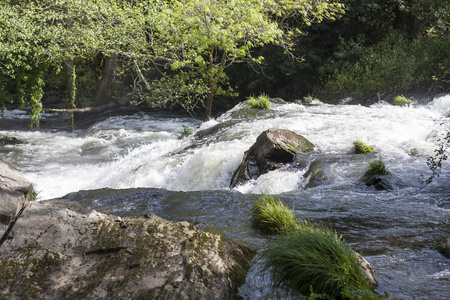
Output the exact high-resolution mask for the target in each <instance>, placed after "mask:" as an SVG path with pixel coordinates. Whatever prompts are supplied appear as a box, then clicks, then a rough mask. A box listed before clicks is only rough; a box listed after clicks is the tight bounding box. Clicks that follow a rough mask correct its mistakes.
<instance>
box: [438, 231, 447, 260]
mask: <svg viewBox="0 0 450 300" xmlns="http://www.w3.org/2000/svg"><path fill="white" fill-rule="evenodd" d="M437 249H438V251H439V252H440V253H441V254H442V255H444V256H445V257H448V258H450V234H449V235H447V236H444V237H443V238H441V239H440V240H439V245H438V247H437Z"/></svg>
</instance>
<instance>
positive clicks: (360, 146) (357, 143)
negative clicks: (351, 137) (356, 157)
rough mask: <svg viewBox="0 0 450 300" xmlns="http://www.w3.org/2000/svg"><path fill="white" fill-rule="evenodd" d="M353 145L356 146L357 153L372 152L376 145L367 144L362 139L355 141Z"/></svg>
mask: <svg viewBox="0 0 450 300" xmlns="http://www.w3.org/2000/svg"><path fill="white" fill-rule="evenodd" d="M353 146H354V152H355V153H356V154H362V153H370V152H372V151H373V150H374V149H375V148H374V147H371V146H367V145H365V144H364V143H363V142H361V141H354V142H353Z"/></svg>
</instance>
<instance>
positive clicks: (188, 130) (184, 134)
mask: <svg viewBox="0 0 450 300" xmlns="http://www.w3.org/2000/svg"><path fill="white" fill-rule="evenodd" d="M181 126H183V131H182V132H181V133H180V136H179V137H178V139H180V140H181V139H183V138H185V137H187V136H189V135H191V134H192V129H191V128H189V127H188V126H186V125H181Z"/></svg>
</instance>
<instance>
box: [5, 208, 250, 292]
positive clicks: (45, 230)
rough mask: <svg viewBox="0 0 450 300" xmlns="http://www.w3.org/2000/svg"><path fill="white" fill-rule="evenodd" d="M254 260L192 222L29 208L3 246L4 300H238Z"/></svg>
mask: <svg viewBox="0 0 450 300" xmlns="http://www.w3.org/2000/svg"><path fill="white" fill-rule="evenodd" d="M0 213H1V211H0ZM253 255H254V252H253V251H252V250H251V249H248V248H246V247H244V246H240V245H238V244H236V243H234V242H232V241H230V240H228V239H226V238H224V237H221V236H219V235H216V234H212V233H208V232H204V231H201V230H199V229H197V228H195V227H194V225H192V224H190V223H188V222H178V223H174V222H170V221H167V220H164V219H162V218H160V217H158V216H156V215H154V214H146V215H145V217H139V218H120V217H116V216H111V215H106V214H103V213H99V212H96V211H89V210H86V209H84V208H83V207H81V205H80V204H78V203H77V202H67V201H61V200H52V201H43V202H32V203H30V204H29V205H28V207H27V208H26V210H25V211H24V212H23V214H22V216H21V217H20V218H19V219H18V221H17V222H16V224H15V226H14V228H13V229H12V231H11V234H10V238H9V239H7V240H6V241H5V243H4V244H3V245H2V247H1V251H0V299H86V300H88V299H155V298H157V299H235V298H239V295H238V290H237V289H238V287H239V286H240V285H241V284H243V282H244V281H245V275H246V272H247V270H248V269H249V267H250V262H251V259H252V257H253Z"/></svg>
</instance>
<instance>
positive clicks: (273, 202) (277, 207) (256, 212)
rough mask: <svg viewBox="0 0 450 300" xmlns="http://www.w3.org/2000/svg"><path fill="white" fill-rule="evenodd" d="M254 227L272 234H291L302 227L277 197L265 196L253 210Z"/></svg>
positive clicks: (259, 199) (258, 200) (256, 203)
mask: <svg viewBox="0 0 450 300" xmlns="http://www.w3.org/2000/svg"><path fill="white" fill-rule="evenodd" d="M252 222H253V225H254V226H255V227H257V228H259V229H261V230H263V231H266V232H270V233H282V234H287V233H290V232H292V231H294V230H296V229H298V228H299V227H300V223H299V222H298V221H297V219H296V218H295V216H294V213H293V212H292V211H291V210H290V209H289V208H287V207H286V206H285V205H284V204H283V202H281V200H280V199H278V198H277V197H275V196H270V195H263V196H262V197H260V198H258V199H257V200H256V202H255V205H254V207H253V209H252Z"/></svg>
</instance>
